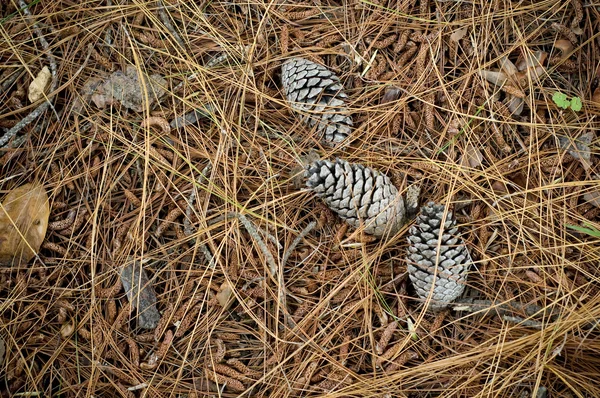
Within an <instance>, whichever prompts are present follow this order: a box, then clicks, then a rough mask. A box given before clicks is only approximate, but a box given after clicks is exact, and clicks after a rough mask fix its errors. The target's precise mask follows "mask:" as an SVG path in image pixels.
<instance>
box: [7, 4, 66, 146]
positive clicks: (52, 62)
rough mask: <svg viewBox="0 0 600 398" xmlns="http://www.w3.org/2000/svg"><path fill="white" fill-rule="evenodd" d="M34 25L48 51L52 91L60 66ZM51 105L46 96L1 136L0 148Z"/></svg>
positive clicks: (56, 82)
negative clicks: (41, 102)
mask: <svg viewBox="0 0 600 398" xmlns="http://www.w3.org/2000/svg"><path fill="white" fill-rule="evenodd" d="M19 6H20V7H21V9H22V10H23V13H24V14H25V15H27V16H29V17H33V15H31V11H30V10H29V6H28V4H27V3H25V1H24V0H19ZM32 26H33V30H34V31H35V34H36V35H37V36H38V40H39V41H40V44H41V45H42V48H43V49H44V51H47V52H48V61H49V62H50V72H51V74H52V82H51V83H50V88H49V90H48V92H49V93H51V92H53V91H54V90H55V89H56V86H57V84H58V81H57V80H58V79H57V77H56V76H57V71H58V67H57V66H56V58H54V55H53V54H52V51H50V44H49V43H48V41H47V40H46V38H44V35H43V34H42V31H41V30H40V28H39V27H38V25H37V23H35V22H34V23H33V25H32ZM49 106H52V104H51V103H50V99H49V98H46V101H45V102H44V103H43V104H41V105H40V106H38V107H37V108H36V109H34V110H33V111H32V112H31V113H30V114H29V115H27V116H25V117H24V118H23V119H22V120H21V121H20V122H19V123H17V124H15V125H14V126H13V127H12V128H11V129H10V130H8V131H7V132H6V133H5V134H4V135H3V136H2V137H0V148H1V147H4V146H5V145H6V143H7V142H8V141H10V140H11V139H12V138H13V137H14V136H15V135H17V133H18V132H19V131H21V130H22V129H23V128H24V127H25V126H27V125H28V124H29V123H31V122H33V121H34V120H35V119H36V118H37V117H38V116H40V115H41V114H42V113H44V112H45V111H46V109H48V107H49ZM53 109H54V107H53ZM54 112H55V113H56V110H54ZM56 118H57V119H59V116H58V114H56ZM23 141H24V140H23Z"/></svg>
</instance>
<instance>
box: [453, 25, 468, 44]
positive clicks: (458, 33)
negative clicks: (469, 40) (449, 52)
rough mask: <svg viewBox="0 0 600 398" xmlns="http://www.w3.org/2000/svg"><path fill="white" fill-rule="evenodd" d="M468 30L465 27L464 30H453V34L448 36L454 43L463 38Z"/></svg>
mask: <svg viewBox="0 0 600 398" xmlns="http://www.w3.org/2000/svg"><path fill="white" fill-rule="evenodd" d="M468 30H469V28H468V27H467V26H465V27H464V28H460V29H458V30H455V31H454V33H452V34H451V35H450V40H452V41H454V42H458V41H460V40H461V39H462V38H464V37H465V36H466V35H467V31H468Z"/></svg>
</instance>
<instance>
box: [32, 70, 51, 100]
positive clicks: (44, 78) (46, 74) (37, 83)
mask: <svg viewBox="0 0 600 398" xmlns="http://www.w3.org/2000/svg"><path fill="white" fill-rule="evenodd" d="M50 80H52V74H51V73H50V69H48V67H47V66H44V67H43V68H42V70H41V71H39V73H38V75H37V76H36V77H35V79H33V81H32V82H31V84H30V85H29V92H28V94H27V97H28V98H29V101H31V102H36V101H37V100H39V99H40V98H42V97H43V96H44V94H45V92H46V89H47V88H48V86H49V85H50Z"/></svg>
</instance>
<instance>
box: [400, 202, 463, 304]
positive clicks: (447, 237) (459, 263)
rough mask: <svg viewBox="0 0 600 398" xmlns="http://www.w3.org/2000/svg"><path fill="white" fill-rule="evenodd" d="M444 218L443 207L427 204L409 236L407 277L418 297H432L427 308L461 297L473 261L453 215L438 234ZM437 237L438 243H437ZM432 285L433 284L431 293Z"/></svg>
mask: <svg viewBox="0 0 600 398" xmlns="http://www.w3.org/2000/svg"><path fill="white" fill-rule="evenodd" d="M443 217H444V206H443V205H436V204H435V203H433V202H429V203H428V204H427V205H426V206H423V207H422V208H421V214H420V215H419V216H418V217H417V222H416V225H414V226H413V227H411V228H410V231H409V237H408V243H409V247H408V275H409V276H410V280H411V281H412V283H413V285H414V287H415V290H416V291H417V294H418V295H419V297H420V298H422V299H427V298H428V297H429V295H430V294H431V300H432V302H431V305H430V308H431V309H433V310H439V309H442V308H444V307H446V306H448V305H449V304H450V303H451V302H452V301H453V300H455V299H456V298H458V297H459V296H460V295H461V294H462V292H463V290H464V289H465V284H466V279H467V272H468V270H469V266H470V265H471V262H472V260H471V255H470V254H469V251H468V250H467V247H466V246H465V244H464V242H463V240H462V239H461V238H460V236H458V234H457V232H458V228H457V227H456V220H455V219H454V217H453V216H452V212H448V214H447V215H446V221H445V223H444V227H443V229H442V231H440V225H441V223H442V219H443ZM440 234H442V238H441V242H439V241H438V240H439V237H440ZM438 244H439V245H440V246H439V250H440V251H439V256H438V251H437V250H438ZM436 270H437V272H436ZM432 284H435V286H434V287H433V290H432Z"/></svg>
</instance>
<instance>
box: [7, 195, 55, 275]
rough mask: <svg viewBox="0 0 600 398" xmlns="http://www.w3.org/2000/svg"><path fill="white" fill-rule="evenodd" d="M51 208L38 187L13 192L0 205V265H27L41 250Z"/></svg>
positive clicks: (46, 197) (45, 196)
mask: <svg viewBox="0 0 600 398" xmlns="http://www.w3.org/2000/svg"><path fill="white" fill-rule="evenodd" d="M49 216H50V206H49V204H48V195H47V194H46V191H45V190H44V188H43V187H42V186H41V185H39V184H25V185H23V186H20V187H19V188H16V189H13V190H12V191H10V192H9V193H8V195H6V197H5V198H4V201H3V202H2V205H0V264H2V265H14V266H18V265H20V264H23V263H27V262H28V261H29V260H31V259H32V258H33V257H34V256H35V255H36V254H37V252H38V251H39V250H40V246H41V245H42V242H43V241H44V237H45V236H46V228H47V227H48V218H49Z"/></svg>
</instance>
